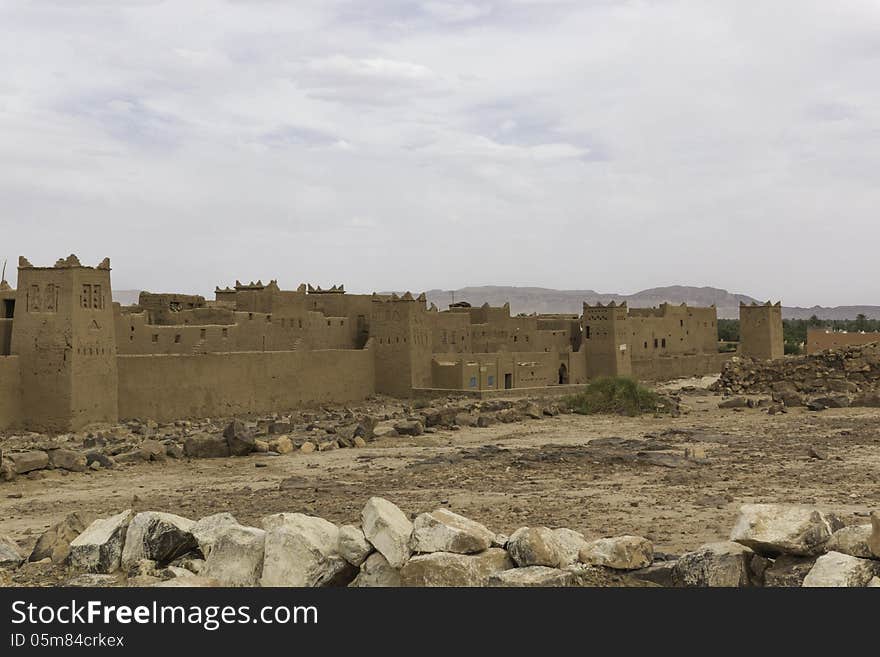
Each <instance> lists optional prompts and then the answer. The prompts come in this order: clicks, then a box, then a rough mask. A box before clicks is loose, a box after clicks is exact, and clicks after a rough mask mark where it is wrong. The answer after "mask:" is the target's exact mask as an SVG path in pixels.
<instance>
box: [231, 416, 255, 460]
mask: <svg viewBox="0 0 880 657" xmlns="http://www.w3.org/2000/svg"><path fill="white" fill-rule="evenodd" d="M223 437H224V438H225V439H226V444H227V446H228V447H229V454H230V455H231V456H247V455H248V454H250V453H251V452H253V451H254V450H255V449H256V439H255V438H254V435H253V433H252V432H251V431H250V430H248V428H247V427H245V425H244V423H243V422H240V421H238V420H233V421H232V422H230V423H229V424H228V425H226V428H225V429H224V430H223Z"/></svg>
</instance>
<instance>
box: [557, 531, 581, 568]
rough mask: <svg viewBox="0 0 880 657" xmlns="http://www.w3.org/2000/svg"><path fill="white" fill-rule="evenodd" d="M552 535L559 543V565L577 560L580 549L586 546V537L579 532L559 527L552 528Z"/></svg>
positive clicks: (567, 564)
mask: <svg viewBox="0 0 880 657" xmlns="http://www.w3.org/2000/svg"><path fill="white" fill-rule="evenodd" d="M553 536H555V537H556V542H557V544H558V545H559V565H560V566H561V567H563V568H564V567H565V566H570V565H572V564H574V563H577V561H578V555H579V554H580V551H581V550H582V549H583V548H584V547H586V546H587V539H585V538H584V535H583V534H581V533H580V532H576V531H574V530H573V529H567V528H565V527H561V528H559V529H554V530H553Z"/></svg>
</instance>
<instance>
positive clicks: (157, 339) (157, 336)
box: [153, 333, 159, 342]
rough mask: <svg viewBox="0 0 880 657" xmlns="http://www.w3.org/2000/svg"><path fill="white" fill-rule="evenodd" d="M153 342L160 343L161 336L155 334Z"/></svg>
mask: <svg viewBox="0 0 880 657" xmlns="http://www.w3.org/2000/svg"><path fill="white" fill-rule="evenodd" d="M153 342H159V334H158V333H153Z"/></svg>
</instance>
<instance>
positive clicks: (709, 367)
mask: <svg viewBox="0 0 880 657" xmlns="http://www.w3.org/2000/svg"><path fill="white" fill-rule="evenodd" d="M735 355H736V354H734V353H724V354H722V353H715V354H692V355H680V356H657V357H654V358H633V359H632V374H633V377H635V378H636V379H638V380H639V381H668V380H669V379H682V378H688V377H692V376H706V375H708V374H718V372H720V371H721V368H722V367H723V365H724V363H726V362H727V361H728V360H730V359H731V358H732V357H733V356H735Z"/></svg>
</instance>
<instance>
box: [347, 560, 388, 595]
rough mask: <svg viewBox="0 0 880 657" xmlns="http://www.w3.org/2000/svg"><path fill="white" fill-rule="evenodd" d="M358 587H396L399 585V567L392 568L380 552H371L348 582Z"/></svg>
mask: <svg viewBox="0 0 880 657" xmlns="http://www.w3.org/2000/svg"><path fill="white" fill-rule="evenodd" d="M349 586H352V587H360V588H371V587H372V588H376V587H381V588H396V587H398V586H400V569H398V568H394V567H393V566H392V565H391V564H390V563H388V559H386V558H385V557H383V556H382V553H381V552H372V553H371V554H370V556H368V557H367V559H366V561H364V562H363V563H362V564H361V569H360V572H359V573H358V575H357V577H355V578H354V580H353V581H352V582H351V584H349Z"/></svg>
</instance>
